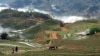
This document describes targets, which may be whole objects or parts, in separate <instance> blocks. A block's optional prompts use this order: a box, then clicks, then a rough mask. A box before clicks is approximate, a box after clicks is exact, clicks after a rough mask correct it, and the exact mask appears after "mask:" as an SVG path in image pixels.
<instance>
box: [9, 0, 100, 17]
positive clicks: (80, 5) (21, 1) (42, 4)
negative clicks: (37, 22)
mask: <svg viewBox="0 0 100 56" xmlns="http://www.w3.org/2000/svg"><path fill="white" fill-rule="evenodd" d="M9 5H10V6H11V7H14V8H23V7H29V8H30V10H32V9H34V8H37V9H40V10H44V11H48V12H51V13H52V14H54V15H79V16H87V17H90V16H96V17H97V16H98V17H99V14H100V0H85V1H84V0H15V1H13V2H12V3H9Z"/></svg>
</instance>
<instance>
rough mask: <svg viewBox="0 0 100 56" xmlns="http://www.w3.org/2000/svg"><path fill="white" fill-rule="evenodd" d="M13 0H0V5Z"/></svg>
mask: <svg viewBox="0 0 100 56" xmlns="http://www.w3.org/2000/svg"><path fill="white" fill-rule="evenodd" d="M11 1H13V0H0V3H8V2H11Z"/></svg>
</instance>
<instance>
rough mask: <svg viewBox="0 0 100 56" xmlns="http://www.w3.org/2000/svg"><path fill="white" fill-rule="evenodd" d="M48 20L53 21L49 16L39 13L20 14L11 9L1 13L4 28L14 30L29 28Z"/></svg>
mask: <svg viewBox="0 0 100 56" xmlns="http://www.w3.org/2000/svg"><path fill="white" fill-rule="evenodd" d="M48 19H51V17H50V16H49V15H47V14H42V13H37V12H18V11H17V10H11V9H6V10H3V11H1V12H0V23H2V26H3V27H11V28H14V29H24V28H28V27H30V26H32V25H35V24H37V23H41V21H43V22H44V21H46V20H48Z"/></svg>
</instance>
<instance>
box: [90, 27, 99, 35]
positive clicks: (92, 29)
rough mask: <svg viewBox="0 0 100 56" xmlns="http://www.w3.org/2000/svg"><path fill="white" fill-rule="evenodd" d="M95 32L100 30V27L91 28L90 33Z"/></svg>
mask: <svg viewBox="0 0 100 56" xmlns="http://www.w3.org/2000/svg"><path fill="white" fill-rule="evenodd" d="M95 32H100V28H91V29H90V35H93V34H95Z"/></svg>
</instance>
